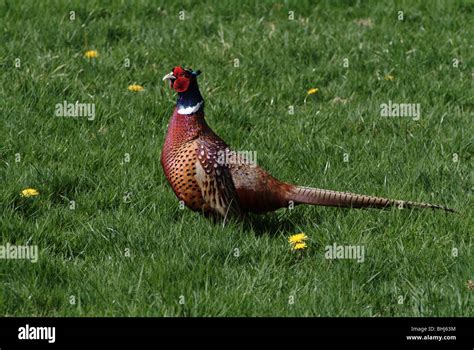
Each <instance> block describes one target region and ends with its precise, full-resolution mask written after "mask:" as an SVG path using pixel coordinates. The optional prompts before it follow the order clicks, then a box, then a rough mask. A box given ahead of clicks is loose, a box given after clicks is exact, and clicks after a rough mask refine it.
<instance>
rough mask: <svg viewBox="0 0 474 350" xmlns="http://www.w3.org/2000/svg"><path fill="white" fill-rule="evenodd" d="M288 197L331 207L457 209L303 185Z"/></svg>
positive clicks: (292, 199)
mask: <svg viewBox="0 0 474 350" xmlns="http://www.w3.org/2000/svg"><path fill="white" fill-rule="evenodd" d="M286 199H287V201H293V202H294V203H295V204H313V205H324V206H331V207H345V208H379V209H384V208H388V207H394V206H396V207H398V208H418V209H426V208H428V209H441V210H445V211H449V212H455V210H453V209H450V208H447V207H444V206H441V205H435V204H429V203H417V202H410V201H403V200H396V199H387V198H381V197H373V196H366V195H362V194H355V193H350V192H338V191H331V190H323V189H319V188H312V187H302V186H294V187H291V188H290V189H289V190H288V192H287V198H286Z"/></svg>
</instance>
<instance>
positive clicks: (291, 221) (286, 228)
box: [242, 212, 320, 236]
mask: <svg viewBox="0 0 474 350" xmlns="http://www.w3.org/2000/svg"><path fill="white" fill-rule="evenodd" d="M314 219H315V221H320V218H319V217H315V218H314ZM302 222H305V220H304V218H303V216H302V213H299V214H296V213H292V214H288V213H284V212H280V213H270V214H265V215H254V214H250V215H247V217H246V218H245V219H244V221H243V222H242V228H243V230H244V231H246V232H254V233H255V234H256V235H259V236H260V235H270V236H275V235H279V234H281V233H284V234H288V233H289V232H290V233H295V232H300V231H302V228H301V226H300V225H299V224H298V223H302Z"/></svg>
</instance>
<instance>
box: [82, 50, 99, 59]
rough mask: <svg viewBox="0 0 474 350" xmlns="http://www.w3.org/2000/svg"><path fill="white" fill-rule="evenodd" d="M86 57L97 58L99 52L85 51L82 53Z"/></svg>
mask: <svg viewBox="0 0 474 350" xmlns="http://www.w3.org/2000/svg"><path fill="white" fill-rule="evenodd" d="M84 56H86V57H87V58H97V57H98V56H99V53H98V52H97V51H96V50H89V51H86V53H85V54H84Z"/></svg>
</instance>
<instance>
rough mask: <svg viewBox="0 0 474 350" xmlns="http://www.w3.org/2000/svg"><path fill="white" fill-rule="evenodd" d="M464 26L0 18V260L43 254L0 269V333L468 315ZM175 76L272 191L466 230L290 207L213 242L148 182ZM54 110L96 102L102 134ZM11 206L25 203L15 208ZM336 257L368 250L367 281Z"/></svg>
mask: <svg viewBox="0 0 474 350" xmlns="http://www.w3.org/2000/svg"><path fill="white" fill-rule="evenodd" d="M72 10H74V11H75V14H76V20H75V21H70V20H69V12H70V11H72ZM180 10H184V11H185V16H186V20H184V21H180V20H179V19H178V15H179V11H180ZM289 11H294V12H295V19H294V20H293V21H291V20H289V19H288V12H289ZM398 11H403V12H404V20H403V21H399V20H398V19H397V16H398ZM473 12H474V4H473V2H472V1H429V2H428V1H399V2H396V3H395V4H392V2H388V1H387V2H385V3H382V2H380V1H374V2H365V1H360V2H359V1H331V2H329V1H328V2H318V3H317V4H312V3H311V2H309V1H308V2H305V1H282V2H281V3H278V4H277V3H275V4H272V3H270V2H264V1H262V2H259V3H253V2H252V1H245V2H244V3H242V4H241V5H240V7H237V6H236V2H234V1H230V0H229V1H219V2H217V1H216V2H215V3H212V2H210V1H209V2H207V3H204V2H199V4H197V3H194V2H193V3H191V2H190V1H179V2H178V1H176V2H174V3H171V2H170V3H164V2H161V1H158V2H156V3H152V2H144V1H137V2H133V3H132V2H128V1H123V2H121V3H120V2H117V1H115V2H112V1H105V2H100V3H99V2H94V1H92V2H89V1H88V2H87V4H86V2H83V1H72V2H69V4H66V2H59V1H49V2H37V1H24V2H21V3H20V2H16V1H5V0H2V1H0V18H1V23H2V29H1V31H0V42H1V43H2V50H1V52H0V66H1V71H2V73H1V76H0V80H1V84H0V115H1V118H2V122H1V124H0V125H1V129H0V205H1V207H0V213H1V222H0V234H1V244H6V243H11V244H18V245H23V244H32V245H38V247H39V254H40V257H39V261H38V262H37V263H31V262H29V261H24V260H0V282H1V288H0V314H1V315H16V316H20V315H21V316H23V315H34V316H37V315H38V316H95V315H99V316H105V315H113V316H124V315H130V316H138V315H144V316H256V315H259V316H315V315H316V316H318V315H321V316H469V315H471V316H472V315H473V294H472V293H473V292H472V291H470V290H469V289H468V288H467V285H466V284H467V281H468V280H472V279H474V275H473V266H474V259H473V254H472V231H473V226H474V225H473V210H472V207H473V203H472V199H471V192H472V188H473V183H472V176H473V168H472V153H473V145H472V135H473V131H474V128H473V123H472V117H473V111H474V101H473V86H472V67H473V63H474V59H473V50H472V38H473V33H472V28H474V25H473V24H474V23H473V22H474V20H473V19H474V16H473ZM358 19H371V21H372V24H373V26H372V27H370V26H361V25H359V24H357V20H358ZM87 49H96V50H98V51H99V55H100V56H99V57H98V58H97V59H93V60H88V59H86V58H84V52H85V51H86V50H87ZM16 58H20V60H21V67H19V68H16V67H15V59H16ZM125 58H129V59H130V60H131V67H130V68H126V67H124V59H125ZM236 58H237V59H239V63H240V66H239V67H238V68H236V67H234V60H235V59H236ZM344 58H348V59H349V68H345V67H344V66H343V59H344ZM454 58H457V59H459V60H460V64H459V66H458V67H457V68H455V67H453V64H452V63H453V62H452V60H453V59H454ZM178 64H180V65H189V66H191V67H193V68H194V69H201V70H202V71H203V74H202V75H201V77H200V85H201V91H202V93H203V95H204V97H205V99H206V114H207V120H208V123H209V124H210V125H211V127H212V128H213V129H214V130H215V131H216V132H217V133H218V134H219V135H220V136H221V137H223V138H224V139H225V140H226V141H227V142H228V143H229V144H230V145H232V146H233V148H234V149H237V150H251V151H257V153H258V162H259V164H260V165H261V166H262V167H264V168H266V169H267V170H268V171H270V172H271V173H272V174H273V175H275V176H276V177H278V178H279V179H281V180H284V181H291V182H294V183H298V184H301V185H307V186H315V187H321V188H329V189H335V190H347V191H353V192H358V193H365V194H372V195H379V196H385V197H390V198H400V199H407V200H418V201H428V202H433V203H437V204H444V205H447V206H450V207H453V208H455V209H457V210H458V211H459V214H446V213H444V212H441V211H436V212H433V211H429V210H427V211H411V210H391V211H378V210H342V209H335V208H323V207H308V206H307V207H303V206H301V207H297V208H295V209H294V210H291V211H289V210H281V211H278V212H276V213H273V214H269V215H265V216H263V217H256V216H255V217H252V218H250V219H249V220H248V221H247V222H245V223H231V224H229V225H227V226H225V227H222V225H219V224H218V223H214V222H212V221H209V220H207V219H206V218H204V217H202V216H201V215H199V214H198V213H194V212H192V211H190V210H187V209H186V210H180V208H179V205H178V201H177V200H176V198H175V196H174V194H173V193H172V191H171V188H170V186H169V185H168V184H167V182H166V180H165V177H164V175H163V171H162V169H161V165H160V163H159V157H160V150H161V146H162V144H163V140H164V136H165V132H166V127H167V123H168V119H169V117H170V115H171V112H172V109H173V107H174V100H175V96H174V94H173V93H172V91H170V90H169V88H168V87H167V86H166V85H164V84H163V82H162V81H161V77H162V76H163V75H165V74H166V73H168V72H169V71H170V69H171V68H172V67H173V66H175V65H178ZM387 74H391V75H393V76H394V77H395V80H393V81H388V80H385V79H384V77H385V76H386V75H387ZM132 83H138V84H141V85H143V86H144V87H145V91H143V92H141V93H133V92H130V91H128V90H127V86H128V85H129V84H132ZM311 87H317V88H319V92H318V94H317V95H315V96H309V98H308V100H307V103H306V104H304V103H303V100H304V98H305V95H306V91H307V90H308V89H309V88H311ZM336 97H339V98H342V99H347V100H348V101H347V103H345V104H343V103H334V102H333V99H335V98H336ZM64 100H67V101H68V102H74V101H77V100H78V101H80V102H84V103H95V104H96V116H95V119H94V120H93V121H89V120H87V119H86V118H78V119H73V118H61V117H55V116H54V110H55V105H56V103H62V101H64ZM272 100H273V102H271V101H272ZM389 100H392V101H393V102H399V103H420V104H421V119H420V120H419V121H413V120H412V119H411V118H382V117H380V107H379V106H380V104H381V103H388V101H389ZM289 106H294V109H295V113H294V114H293V115H290V114H289V113H288V108H289ZM17 153H19V154H20V156H21V161H20V162H15V154H17ZM125 153H129V154H130V162H129V163H123V159H124V156H125ZM344 153H347V154H348V155H349V161H348V162H344V161H343V157H344ZM453 154H457V155H458V161H457V162H453ZM26 187H34V188H37V189H38V190H39V191H40V195H39V196H38V197H35V198H30V199H21V198H19V192H20V191H21V190H22V189H24V188H26ZM126 192H132V197H131V199H130V201H129V202H128V203H125V202H124V200H123V196H124V193H126ZM69 200H74V201H75V202H76V209H75V210H71V209H69ZM297 232H305V233H306V234H307V235H308V236H309V237H310V241H309V243H308V245H309V247H308V249H307V250H306V251H304V252H302V253H301V254H294V252H291V251H290V250H289V246H288V243H287V237H288V236H289V235H291V234H294V233H297ZM334 242H336V243H337V244H341V245H363V246H364V247H365V261H364V262H363V263H357V262H356V261H354V260H327V259H325V257H324V251H325V246H327V245H332V244H333V243H334ZM236 248H237V249H238V250H239V253H240V254H239V256H238V257H236V256H234V253H235V252H236V251H235V249H236ZM453 248H456V249H457V251H458V256H457V257H454V256H453V254H452V251H453ZM126 252H129V253H130V254H126ZM127 255H129V256H127ZM71 296H74V297H75V298H76V303H75V304H73V305H71V303H70V302H69V300H70V297H71ZM181 296H184V304H180V302H179V301H180V297H181ZM291 296H292V297H294V303H293V304H291V303H289V300H290V297H291ZM400 296H401V297H402V298H403V303H402V304H399V300H400V299H399V298H400Z"/></svg>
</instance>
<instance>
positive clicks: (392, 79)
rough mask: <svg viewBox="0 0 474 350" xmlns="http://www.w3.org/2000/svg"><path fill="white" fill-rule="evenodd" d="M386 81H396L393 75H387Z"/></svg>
mask: <svg viewBox="0 0 474 350" xmlns="http://www.w3.org/2000/svg"><path fill="white" fill-rule="evenodd" d="M384 79H385V80H387V81H394V80H395V77H394V76H393V75H391V74H387V75H386V76H385V77H384Z"/></svg>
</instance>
